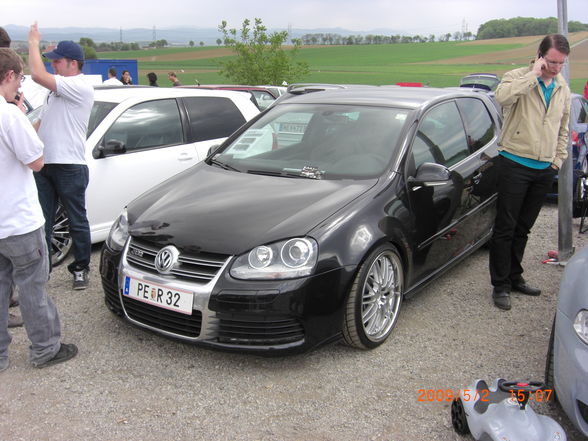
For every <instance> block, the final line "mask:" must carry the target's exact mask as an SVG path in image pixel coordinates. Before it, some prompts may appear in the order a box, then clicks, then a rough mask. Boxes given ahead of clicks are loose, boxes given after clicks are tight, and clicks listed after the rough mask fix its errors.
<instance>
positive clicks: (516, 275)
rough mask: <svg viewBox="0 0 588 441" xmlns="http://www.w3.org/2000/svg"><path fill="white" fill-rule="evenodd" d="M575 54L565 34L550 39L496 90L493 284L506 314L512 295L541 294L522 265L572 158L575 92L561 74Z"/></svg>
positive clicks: (491, 252) (507, 76)
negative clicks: (499, 116) (498, 128)
mask: <svg viewBox="0 0 588 441" xmlns="http://www.w3.org/2000/svg"><path fill="white" fill-rule="evenodd" d="M569 54H570V45H569V43H568V41H567V39H566V38H565V37H564V36H563V35H559V34H551V35H547V36H546V37H545V38H544V39H543V40H542V41H541V43H540V44H539V50H538V53H537V55H536V57H535V59H534V60H533V61H532V62H531V63H530V65H529V66H528V67H523V68H520V69H514V70H511V71H510V72H507V73H505V74H504V77H503V78H502V81H501V83H500V84H499V85H498V88H497V89H496V100H497V101H498V103H499V104H500V105H501V106H502V113H503V127H502V134H501V137H500V142H499V145H500V147H499V151H500V155H499V157H498V165H499V167H498V170H499V172H498V173H499V179H498V206H497V213H496V220H495V224H494V233H493V236H492V240H491V242H490V279H491V282H492V286H493V287H494V289H493V291H492V298H493V300H494V305H496V307H498V308H500V309H505V310H508V309H510V308H511V300H510V292H511V290H512V291H517V292H519V293H521V294H525V295H529V296H538V295H540V294H541V290H540V289H538V288H535V287H533V286H532V284H531V283H530V282H527V281H526V280H525V279H524V278H523V267H522V265H521V262H522V260H523V254H524V252H525V247H526V245H527V237H528V235H529V232H530V231H531V228H532V227H533V224H534V223H535V220H536V219H537V216H538V215H539V212H540V211H541V206H542V205H543V201H544V199H545V195H546V194H547V192H548V191H549V189H550V188H551V186H552V184H553V178H554V177H555V175H556V174H557V173H558V170H559V168H560V167H561V165H562V163H563V161H564V160H565V159H566V157H567V150H566V149H567V145H568V121H569V117H570V89H569V87H568V85H567V83H566V81H565V79H564V77H563V76H562V75H561V74H560V71H561V69H562V67H563V65H564V64H565V63H566V61H567V58H568V55H569Z"/></svg>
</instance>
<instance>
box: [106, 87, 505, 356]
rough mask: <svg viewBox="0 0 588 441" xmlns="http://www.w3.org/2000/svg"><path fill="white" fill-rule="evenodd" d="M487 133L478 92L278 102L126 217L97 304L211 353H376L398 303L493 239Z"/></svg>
mask: <svg viewBox="0 0 588 441" xmlns="http://www.w3.org/2000/svg"><path fill="white" fill-rule="evenodd" d="M499 130H500V119H499V116H498V115H497V113H496V109H495V107H494V105H493V104H492V102H491V101H490V100H489V99H488V98H487V97H486V96H485V95H484V94H483V93H478V92H475V91H467V90H462V91H458V90H444V89H432V88H389V87H382V88H378V87H371V88H368V87H365V88H362V87H355V88H349V89H343V90H326V91H316V92H313V93H306V94H304V93H302V94H300V95H299V96H294V97H290V98H289V99H285V100H283V101H280V102H279V103H277V104H276V105H275V106H273V107H271V108H270V109H269V110H268V111H266V112H265V113H262V114H260V115H259V116H258V117H257V118H255V119H254V120H252V121H251V122H250V123H248V124H246V125H245V126H244V127H242V128H241V129H240V130H238V131H237V132H236V133H235V134H234V135H233V136H231V137H230V138H229V139H228V140H227V141H226V142H225V143H224V144H222V145H221V146H220V148H219V149H218V150H216V151H215V152H214V153H213V154H211V155H210V156H209V158H208V159H206V160H205V161H204V162H202V163H200V164H198V165H195V166H194V167H192V168H190V169H188V170H187V171H185V172H183V173H181V174H179V175H176V176H175V177H173V178H171V179H169V180H168V181H166V182H164V183H163V184H161V185H159V186H157V187H155V188H153V189H151V190H150V191H148V192H147V193H145V194H143V195H142V196H141V197H139V198H138V199H136V200H134V201H133V202H131V203H130V204H129V205H128V207H127V209H126V210H125V211H124V212H123V213H122V214H121V216H120V218H119V219H118V221H117V222H116V223H115V225H114V226H113V228H112V230H111V233H110V236H109V238H108V240H107V242H106V243H105V245H104V247H103V251H102V257H101V265H100V271H101V276H102V283H103V287H104V292H105V298H106V304H107V306H108V307H109V308H110V309H111V310H112V311H113V312H115V313H117V314H119V315H121V316H123V317H124V318H125V319H126V320H128V321H129V322H131V323H132V324H134V325H137V326H140V327H144V328H147V329H150V330H152V331H155V332H158V333H161V334H164V335H166V336H168V337H173V338H177V339H181V340H184V341H189V342H193V343H198V344H202V345H207V346H213V347H216V348H224V349H233V350H239V351H250V352H263V353H273V352H276V353H287V352H298V351H304V350H307V349H309V348H313V347H316V346H318V345H322V344H325V343H328V342H331V341H335V340H339V339H341V338H342V339H344V341H345V342H346V343H347V344H349V345H351V346H354V347H358V348H362V349H371V348H375V347H377V346H379V345H381V344H382V343H383V342H385V341H386V339H387V338H388V337H389V336H390V335H391V333H392V330H393V328H394V326H395V324H396V322H397V320H398V315H399V313H400V310H401V306H402V301H403V299H404V298H406V297H407V296H410V295H412V294H413V293H415V292H416V291H418V290H419V289H420V288H422V287H423V286H424V285H425V284H427V283H428V282H430V281H431V280H433V279H434V278H435V277H437V276H439V275H441V274H442V273H443V272H444V271H446V270H447V269H448V268H449V267H451V266H452V265H454V264H455V263H457V262H459V261H460V260H461V259H463V258H464V257H466V256H467V255H468V254H470V253H471V252H473V251H474V250H476V249H477V248H478V247H480V246H481V245H482V244H484V243H485V242H486V241H487V240H488V239H489V237H490V234H491V229H492V223H493V219H494V214H495V204H496V196H495V191H494V188H495V184H494V179H493V178H492V177H493V176H494V175H495V167H494V166H493V163H494V161H493V158H495V156H496V154H497V138H498V134H499Z"/></svg>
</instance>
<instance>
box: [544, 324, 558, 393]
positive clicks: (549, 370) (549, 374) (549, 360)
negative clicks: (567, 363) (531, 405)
mask: <svg viewBox="0 0 588 441" xmlns="http://www.w3.org/2000/svg"><path fill="white" fill-rule="evenodd" d="M554 342H555V317H554V318H553V325H552V326H551V335H550V336H549V346H548V347H547V357H546V360H545V381H544V382H545V386H546V388H548V389H551V390H552V391H553V392H552V393H553V402H554V403H555V401H556V400H557V394H556V392H555V383H554V371H553V346H554Z"/></svg>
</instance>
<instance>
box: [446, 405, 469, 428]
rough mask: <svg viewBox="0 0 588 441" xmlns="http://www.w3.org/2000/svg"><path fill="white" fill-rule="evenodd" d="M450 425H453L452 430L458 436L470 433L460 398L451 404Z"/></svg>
mask: <svg viewBox="0 0 588 441" xmlns="http://www.w3.org/2000/svg"><path fill="white" fill-rule="evenodd" d="M451 424H452V425H453V429H454V430H455V431H456V432H457V433H459V434H460V435H467V434H468V433H470V427H469V426H468V419H467V416H466V413H465V409H464V408H463V403H462V402H461V398H456V399H455V400H453V402H452V403H451Z"/></svg>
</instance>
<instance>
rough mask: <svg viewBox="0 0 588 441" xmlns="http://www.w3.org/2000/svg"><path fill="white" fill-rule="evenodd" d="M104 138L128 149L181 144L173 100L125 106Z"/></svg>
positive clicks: (177, 114) (181, 137) (181, 139)
mask: <svg viewBox="0 0 588 441" xmlns="http://www.w3.org/2000/svg"><path fill="white" fill-rule="evenodd" d="M104 140H105V142H109V141H119V142H121V143H123V144H124V145H125V147H126V149H127V152H129V151H133V150H140V149H145V148H153V147H159V146H167V145H174V144H180V143H182V142H183V133H182V123H181V121H180V112H179V110H178V104H177V103H176V100H175V99H165V100H155V101H148V102H145V103H141V104H137V105H135V106H133V107H131V108H129V109H127V110H126V111H125V112H124V113H123V114H122V115H121V116H119V117H118V119H117V120H116V121H115V122H114V124H112V126H111V127H110V128H109V129H108V131H107V132H106V134H105V135H104Z"/></svg>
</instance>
